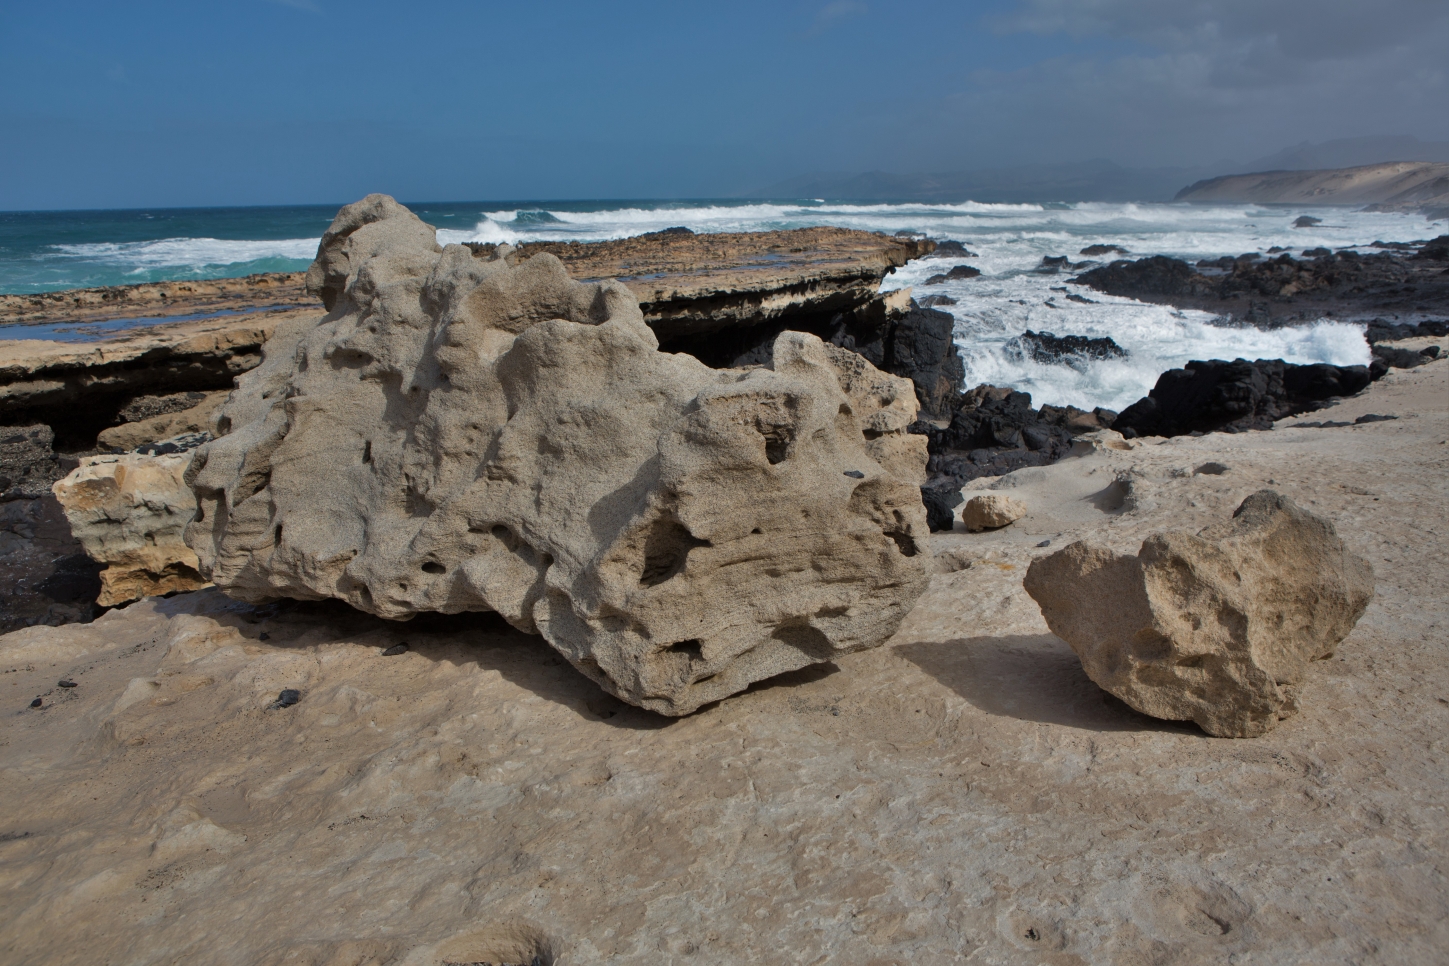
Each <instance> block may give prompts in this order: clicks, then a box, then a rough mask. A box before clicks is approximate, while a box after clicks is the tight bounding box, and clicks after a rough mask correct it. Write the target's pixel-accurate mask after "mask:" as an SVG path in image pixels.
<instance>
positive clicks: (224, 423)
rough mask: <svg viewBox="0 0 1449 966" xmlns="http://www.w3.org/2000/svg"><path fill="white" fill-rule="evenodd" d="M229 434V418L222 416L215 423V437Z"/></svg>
mask: <svg viewBox="0 0 1449 966" xmlns="http://www.w3.org/2000/svg"><path fill="white" fill-rule="evenodd" d="M229 432H231V417H230V416H222V417H221V418H219V419H218V420H217V421H216V435H218V436H225V435H226V434H227V433H229Z"/></svg>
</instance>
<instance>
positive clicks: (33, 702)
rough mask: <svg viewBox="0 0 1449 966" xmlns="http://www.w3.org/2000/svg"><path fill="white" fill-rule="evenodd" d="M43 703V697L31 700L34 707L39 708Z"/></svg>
mask: <svg viewBox="0 0 1449 966" xmlns="http://www.w3.org/2000/svg"><path fill="white" fill-rule="evenodd" d="M43 703H44V702H42V701H41V699H40V698H36V699H35V700H34V701H32V702H30V706H31V707H32V708H38V707H40V706H41V704H43Z"/></svg>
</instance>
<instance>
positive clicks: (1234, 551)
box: [1026, 490, 1374, 738]
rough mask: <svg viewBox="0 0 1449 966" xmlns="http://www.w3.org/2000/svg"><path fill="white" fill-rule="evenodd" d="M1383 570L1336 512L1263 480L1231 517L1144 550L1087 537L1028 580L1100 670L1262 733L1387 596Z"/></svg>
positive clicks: (1189, 716)
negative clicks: (1356, 549) (1315, 507)
mask: <svg viewBox="0 0 1449 966" xmlns="http://www.w3.org/2000/svg"><path fill="white" fill-rule="evenodd" d="M1373 586H1374V585H1373V570H1372V568H1371V567H1370V566H1369V564H1368V561H1366V560H1364V559H1363V558H1361V557H1359V556H1356V555H1355V554H1353V553H1350V552H1349V551H1348V550H1347V549H1346V548H1345V547H1344V545H1343V541H1342V540H1341V539H1339V537H1338V535H1337V533H1335V532H1334V529H1333V525H1332V524H1331V523H1329V522H1328V521H1326V520H1323V519H1321V518H1319V517H1316V516H1314V515H1313V514H1311V513H1309V512H1307V511H1306V510H1303V509H1302V508H1300V507H1299V506H1297V505H1296V504H1295V503H1294V502H1293V501H1292V500H1290V499H1288V498H1287V497H1284V496H1280V495H1279V494H1277V493H1274V492H1273V491H1271V490H1261V491H1259V492H1258V493H1255V494H1253V495H1252V496H1250V497H1248V498H1247V499H1246V500H1244V501H1243V503H1242V505H1241V506H1239V507H1238V509H1237V511H1236V512H1235V513H1234V514H1233V518H1232V519H1231V520H1229V521H1227V522H1224V523H1220V524H1216V525H1214V526H1211V527H1208V528H1207V529H1205V530H1203V531H1202V532H1201V533H1197V534H1193V533H1188V532H1186V531H1168V532H1165V533H1158V534H1154V535H1152V536H1151V537H1148V538H1147V540H1145V541H1143V543H1142V548H1141V550H1140V551H1139V552H1138V554H1137V555H1136V556H1128V555H1126V554H1120V553H1115V552H1113V551H1111V550H1108V549H1105V548H1102V547H1094V546H1091V545H1089V544H1087V543H1085V542H1083V541H1078V542H1076V543H1073V544H1071V545H1070V546H1068V547H1065V548H1064V549H1062V550H1059V551H1058V552H1056V553H1054V554H1051V555H1050V556H1047V557H1041V558H1038V559H1037V560H1035V561H1033V562H1032V565H1031V567H1030V568H1029V569H1028V570H1027V574H1026V591H1027V593H1029V594H1031V596H1032V597H1033V598H1034V599H1035V600H1036V602H1037V603H1038V604H1039V605H1040V606H1041V612H1042V616H1043V617H1045V618H1046V622H1047V626H1049V627H1050V628H1051V629H1052V632H1053V633H1054V634H1056V635H1057V636H1058V637H1060V638H1061V639H1062V640H1064V641H1066V642H1067V643H1068V644H1069V645H1071V647H1072V650H1074V651H1076V653H1077V656H1078V657H1080V658H1081V659H1082V667H1083V668H1085V669H1086V672H1087V675H1088V676H1089V677H1090V678H1091V679H1092V680H1093V681H1095V682H1096V683H1097V684H1098V685H1099V686H1101V687H1102V688H1104V689H1105V690H1107V691H1110V692H1111V693H1112V694H1114V695H1116V696H1117V697H1119V698H1121V699H1122V700H1123V701H1125V702H1127V703H1128V704H1130V705H1131V706H1132V707H1134V708H1136V709H1137V710H1138V711H1141V712H1143V713H1144V714H1149V715H1152V716H1153V717H1156V718H1166V719H1169V720H1176V721H1185V720H1192V721H1195V722H1197V723H1198V725H1200V726H1201V727H1202V729H1203V730H1204V731H1206V732H1208V733H1209V734H1212V735H1217V736H1219V737H1233V738H1250V737H1254V736H1257V735H1261V734H1263V733H1265V732H1267V731H1268V730H1269V729H1271V728H1273V727H1274V726H1275V725H1276V724H1277V723H1278V720H1279V719H1280V718H1285V717H1288V716H1289V715H1290V714H1292V713H1294V712H1295V711H1296V710H1297V703H1296V697H1295V692H1296V686H1297V685H1298V683H1299V682H1300V681H1301V680H1302V678H1303V673H1304V671H1305V669H1306V668H1307V666H1308V663H1309V662H1310V661H1314V660H1318V659H1321V658H1325V657H1328V656H1330V655H1331V654H1332V653H1333V649H1334V647H1335V646H1337V644H1338V642H1339V641H1341V640H1343V638H1344V637H1345V636H1346V635H1347V634H1348V632H1349V631H1350V630H1352V629H1353V626H1354V624H1356V623H1357V622H1358V619H1359V617H1361V616H1362V615H1363V612H1364V608H1366V607H1367V606H1368V603H1369V601H1370V600H1371V599H1372V598H1373V593H1374V590H1373Z"/></svg>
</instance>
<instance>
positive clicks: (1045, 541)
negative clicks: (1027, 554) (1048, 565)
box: [1037, 540, 1052, 547]
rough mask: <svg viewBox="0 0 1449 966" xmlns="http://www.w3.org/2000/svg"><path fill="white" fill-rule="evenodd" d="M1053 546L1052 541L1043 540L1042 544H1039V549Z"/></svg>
mask: <svg viewBox="0 0 1449 966" xmlns="http://www.w3.org/2000/svg"><path fill="white" fill-rule="evenodd" d="M1051 545H1052V542H1051V541H1050V540H1043V541H1042V542H1041V543H1039V544H1037V546H1038V547H1050V546H1051Z"/></svg>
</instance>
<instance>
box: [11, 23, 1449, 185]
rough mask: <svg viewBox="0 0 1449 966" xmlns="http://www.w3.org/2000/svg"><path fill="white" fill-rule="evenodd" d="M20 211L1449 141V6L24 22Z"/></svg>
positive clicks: (16, 133)
mask: <svg viewBox="0 0 1449 966" xmlns="http://www.w3.org/2000/svg"><path fill="white" fill-rule="evenodd" d="M0 42H3V49H4V51H5V56H4V57H3V58H0V131H3V132H4V133H3V135H0V209H10V210H13V209H30V208H74V207H127V206H146V205H212V204H287V203H306V202H317V203H333V202H339V201H345V200H348V199H351V198H355V197H358V196H361V195H362V194H365V193H366V192H368V191H374V190H381V191H387V192H389V193H392V194H394V195H397V196H399V197H404V198H410V199H419V200H422V199H429V200H453V199H456V200H463V199H497V200H505V199H545V198H548V199H566V198H629V197H635V198H638V197H653V198H667V197H717V196H725V195H730V194H734V193H738V192H744V191H749V190H751V189H754V188H758V187H761V186H763V185H767V184H770V183H772V182H774V181H778V180H781V179H784V178H788V177H792V176H795V175H799V174H803V173H806V172H811V171H861V170H871V169H881V170H890V171H897V172H916V171H947V170H959V169H962V168H970V167H980V166H997V165H1014V164H1021V163H1027V162H1059V161H1077V160H1085V159H1089V158H1096V157H1107V158H1110V159H1112V160H1116V161H1119V162H1122V163H1124V164H1132V165H1143V166H1161V165H1183V166H1191V165H1194V164H1201V163H1205V162H1208V161H1211V160H1215V159H1219V158H1250V157H1254V156H1257V155H1261V154H1265V153H1268V152H1270V151H1273V150H1276V149H1278V148H1281V147H1284V146H1286V145H1288V144H1292V143H1296V142H1298V141H1301V140H1326V139H1329V138H1334V137H1351V136H1357V135H1363V134H1380V133H1382V134H1415V135H1417V136H1420V137H1423V138H1426V139H1444V138H1449V111H1446V110H1444V107H1443V105H1444V104H1445V103H1449V84H1446V76H1445V73H1446V67H1445V64H1446V62H1449V58H1446V57H1445V56H1444V51H1445V50H1449V3H1445V2H1443V0H1375V2H1374V3H1367V2H1359V0H1342V2H1340V0H1277V2H1274V3H1264V2H1261V0H1253V2H1247V0H1221V2H1213V0H1180V2H1174V3H1164V2H1160V0H1077V2H1068V0H991V2H957V3H948V2H941V0H920V2H916V0H895V2H891V3H886V2H881V0H812V2H800V0H780V2H775V3H756V2H733V3H728V4H721V3H718V2H714V3H691V2H673V3H616V4H603V3H569V2H554V3H549V2H533V3H519V2H516V0H514V2H509V3H494V2H471V3H462V2H437V3H424V2H417V3H409V4H401V3H380V2H349V3H343V2H341V0H285V2H283V0H233V2H225V3H194V2H193V3H147V2H131V3H124V4H121V3H115V2H89V3H86V2H73V3H67V2H48V3H44V4H39V3H19V2H15V3H6V4H4V5H3V6H0Z"/></svg>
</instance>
